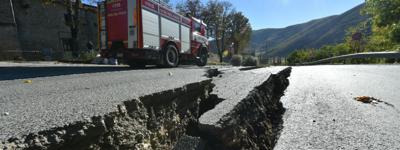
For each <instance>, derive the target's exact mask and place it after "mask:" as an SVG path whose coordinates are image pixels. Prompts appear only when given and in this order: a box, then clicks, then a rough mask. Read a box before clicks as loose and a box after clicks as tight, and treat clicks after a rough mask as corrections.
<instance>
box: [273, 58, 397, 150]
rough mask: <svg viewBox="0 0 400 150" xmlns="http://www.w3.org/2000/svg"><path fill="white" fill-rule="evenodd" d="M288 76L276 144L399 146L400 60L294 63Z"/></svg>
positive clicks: (302, 146)
mask: <svg viewBox="0 0 400 150" xmlns="http://www.w3.org/2000/svg"><path fill="white" fill-rule="evenodd" d="M289 80H290V85H289V87H288V89H287V91H286V93H285V96H284V97H282V99H281V100H282V102H283V104H284V107H285V108H286V109H287V110H286V113H285V115H284V118H283V121H284V123H283V130H282V132H281V136H280V138H279V139H278V143H277V145H276V146H275V149H277V150H278V149H279V150H281V149H282V150H289V149H290V150H291V149H296V150H298V149H400V134H399V133H400V65H345V66H325V65H324V66H304V67H293V69H292V74H291V76H290V78H289ZM357 96H372V97H375V98H378V99H380V100H382V101H385V102H387V103H389V104H392V105H393V106H390V105H387V104H384V103H379V104H376V105H371V104H364V103H361V102H358V101H356V100H354V99H353V98H354V97H357Z"/></svg>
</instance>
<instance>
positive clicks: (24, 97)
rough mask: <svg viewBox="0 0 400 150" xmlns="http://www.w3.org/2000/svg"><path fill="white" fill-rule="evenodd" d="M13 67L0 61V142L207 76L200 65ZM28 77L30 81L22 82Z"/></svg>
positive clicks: (110, 109) (21, 65) (84, 116)
mask: <svg viewBox="0 0 400 150" xmlns="http://www.w3.org/2000/svg"><path fill="white" fill-rule="evenodd" d="M13 65H15V64H11V65H10V64H6V65H4V64H3V66H1V65H0V66H1V67H0V72H1V74H0V79H1V80H0V141H3V140H6V139H8V138H11V137H20V136H22V135H26V134H28V133H36V132H38V131H42V130H46V129H49V128H52V127H58V126H63V125H66V124H69V123H72V122H75V121H82V120H84V119H86V118H88V117H92V116H97V115H104V114H106V113H108V112H112V111H113V110H114V109H116V108H117V107H115V106H116V105H118V104H120V103H121V102H123V101H127V100H132V99H137V98H138V97H140V96H144V95H149V94H152V93H156V92H161V91H166V90H169V89H174V88H180V87H182V86H184V85H186V84H189V83H195V82H200V81H204V80H208V78H206V77H205V76H204V74H205V69H204V68H199V67H182V68H173V69H146V70H129V69H128V68H126V67H110V66H91V65H89V66H76V65H72V66H70V65H52V64H46V65H34V66H32V65H23V64H20V65H18V67H12V66H13ZM88 70H89V71H88ZM60 71H61V72H60ZM13 78H15V79H14V80H12V79H13ZM28 79H29V80H31V81H32V83H24V81H26V80H28Z"/></svg>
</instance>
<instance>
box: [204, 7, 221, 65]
mask: <svg viewBox="0 0 400 150" xmlns="http://www.w3.org/2000/svg"><path fill="white" fill-rule="evenodd" d="M223 9H224V8H223V6H222V5H221V3H220V2H219V1H217V0H210V1H208V2H207V5H206V8H205V9H204V10H203V12H202V16H203V19H204V22H205V23H206V24H207V25H208V26H209V28H208V29H209V32H210V33H213V36H214V39H215V42H216V45H217V51H218V56H219V60H220V62H222V51H223V49H222V48H221V40H220V39H221V20H222V16H223V13H224V10H223Z"/></svg>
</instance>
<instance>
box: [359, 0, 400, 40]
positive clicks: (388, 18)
mask: <svg viewBox="0 0 400 150" xmlns="http://www.w3.org/2000/svg"><path fill="white" fill-rule="evenodd" d="M365 12H366V14H367V15H370V16H371V17H372V21H373V30H374V31H375V33H378V34H380V35H385V34H386V35H387V36H386V37H385V38H388V39H389V40H390V41H392V42H394V43H400V1H399V0H366V7H365ZM379 32H386V33H383V34H382V33H379Z"/></svg>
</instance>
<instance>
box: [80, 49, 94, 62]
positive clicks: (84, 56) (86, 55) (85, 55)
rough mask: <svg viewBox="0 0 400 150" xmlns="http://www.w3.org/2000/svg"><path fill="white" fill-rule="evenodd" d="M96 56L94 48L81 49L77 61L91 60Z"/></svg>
mask: <svg viewBox="0 0 400 150" xmlns="http://www.w3.org/2000/svg"><path fill="white" fill-rule="evenodd" d="M96 56H97V52H96V51H94V50H91V51H83V52H81V53H80V55H79V61H83V62H91V61H92V60H94V59H95V58H96Z"/></svg>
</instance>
